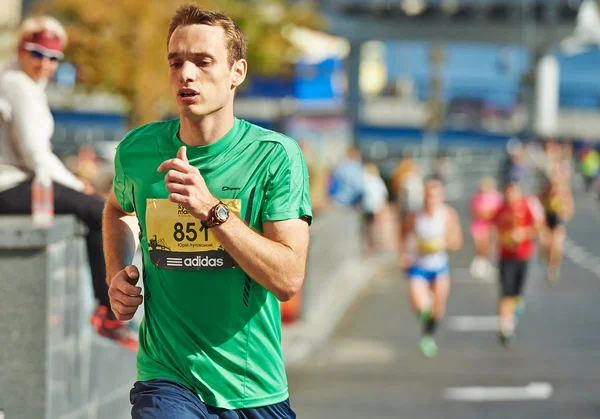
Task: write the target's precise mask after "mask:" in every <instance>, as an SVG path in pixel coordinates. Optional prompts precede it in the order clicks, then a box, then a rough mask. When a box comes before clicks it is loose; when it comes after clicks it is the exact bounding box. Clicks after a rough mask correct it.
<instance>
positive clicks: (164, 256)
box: [146, 199, 241, 270]
mask: <svg viewBox="0 0 600 419" xmlns="http://www.w3.org/2000/svg"><path fill="white" fill-rule="evenodd" d="M223 202H224V203H225V204H227V206H228V207H229V210H230V211H231V212H233V213H234V214H237V215H238V216H239V215H240V212H241V201H240V200H239V199H230V200H226V199H225V200H223ZM146 230H147V237H148V253H149V254H150V260H151V261H152V264H153V265H154V266H156V267H158V268H163V269H195V270H197V269H223V268H233V267H235V266H236V264H235V261H234V260H233V258H232V257H231V256H229V254H228V253H227V252H225V250H224V249H223V247H222V246H221V244H220V243H219V241H218V240H217V239H216V238H215V237H214V235H213V234H212V232H211V231H210V229H208V228H206V227H204V226H203V225H202V223H201V222H200V220H198V219H197V218H194V217H193V216H192V215H190V214H189V213H188V211H187V210H186V209H185V207H183V206H182V205H180V204H176V203H173V202H171V201H169V200H168V199H148V200H147V201H146Z"/></svg>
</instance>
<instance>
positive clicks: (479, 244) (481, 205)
mask: <svg viewBox="0 0 600 419" xmlns="http://www.w3.org/2000/svg"><path fill="white" fill-rule="evenodd" d="M500 205H502V194H501V193H500V192H498V190H497V189H496V181H495V180H494V178H492V177H489V176H488V177H485V178H483V179H482V180H481V184H480V186H479V191H477V193H476V194H475V195H474V196H473V198H472V199H471V220H472V221H471V237H472V238H473V242H474V244H475V258H474V259H473V262H472V263H471V268H470V270H471V275H473V277H475V278H478V279H483V280H490V279H491V278H492V275H493V270H494V268H493V266H492V263H491V262H490V245H491V243H492V239H493V237H494V236H493V234H492V219H493V218H494V216H495V215H496V213H497V212H498V209H499V208H500Z"/></svg>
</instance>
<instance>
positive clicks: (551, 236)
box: [539, 171, 575, 282]
mask: <svg viewBox="0 0 600 419" xmlns="http://www.w3.org/2000/svg"><path fill="white" fill-rule="evenodd" d="M539 200H540V202H541V204H542V206H543V207H544V211H545V220H546V223H545V224H546V228H545V231H544V235H543V240H542V241H541V245H542V256H543V258H544V259H545V260H546V262H547V264H548V270H547V273H546V279H548V281H550V282H556V281H558V279H559V274H560V265H561V261H562V257H563V247H564V242H565V236H566V226H565V223H566V222H567V221H568V220H570V219H571V218H572V217H573V213H574V210H575V207H574V202H573V193H572V192H571V188H570V187H569V186H568V184H567V183H566V181H565V180H564V179H563V177H562V172H560V171H557V172H556V173H555V174H554V175H553V176H552V177H550V178H548V179H547V181H546V184H545V185H544V187H543V188H542V190H541V191H540V194H539Z"/></svg>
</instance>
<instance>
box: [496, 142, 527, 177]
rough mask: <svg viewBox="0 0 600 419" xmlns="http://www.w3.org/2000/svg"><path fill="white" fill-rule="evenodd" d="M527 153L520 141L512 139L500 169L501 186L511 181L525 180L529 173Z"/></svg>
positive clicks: (507, 146)
mask: <svg viewBox="0 0 600 419" xmlns="http://www.w3.org/2000/svg"><path fill="white" fill-rule="evenodd" d="M525 153H526V151H525V148H524V147H523V144H522V143H521V141H519V140H518V139H516V138H514V139H511V140H510V141H509V142H508V143H507V145H506V158H505V160H504V162H503V163H502V165H501V167H500V173H499V174H498V179H500V185H501V186H504V185H505V184H506V183H508V182H509V181H510V180H511V179H519V180H523V179H525V177H526V176H527V174H528V173H529V168H528V165H527V160H526V159H525V157H526V154H525Z"/></svg>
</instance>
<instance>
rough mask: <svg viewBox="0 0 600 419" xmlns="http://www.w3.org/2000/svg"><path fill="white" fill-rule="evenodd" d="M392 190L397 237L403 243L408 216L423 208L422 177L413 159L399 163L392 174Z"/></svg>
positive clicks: (406, 159)
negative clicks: (395, 209) (394, 197)
mask: <svg viewBox="0 0 600 419" xmlns="http://www.w3.org/2000/svg"><path fill="white" fill-rule="evenodd" d="M392 189H393V191H394V194H395V196H396V205H397V211H398V217H399V222H398V229H399V233H398V236H399V237H400V243H403V236H404V231H405V230H406V220H407V219H408V217H409V215H411V214H415V213H416V212H418V211H420V210H421V209H422V208H423V193H424V192H423V177H422V176H421V173H420V172H419V166H418V165H417V162H416V161H415V160H414V159H412V158H405V159H403V160H402V161H400V163H399V164H398V166H397V167H396V169H395V170H394V173H393V174H392Z"/></svg>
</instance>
